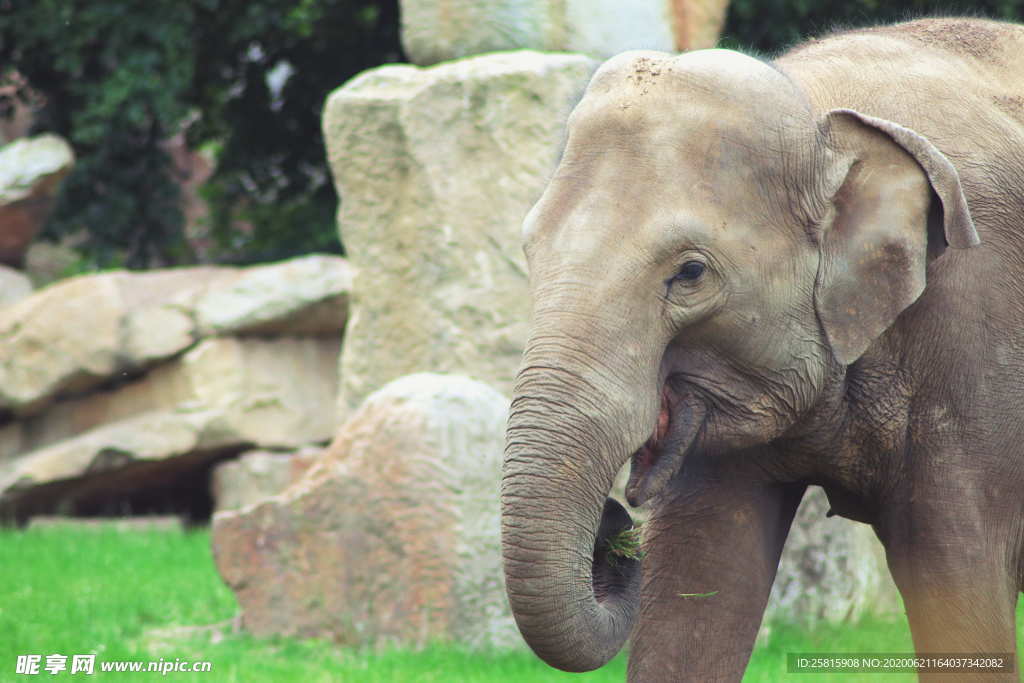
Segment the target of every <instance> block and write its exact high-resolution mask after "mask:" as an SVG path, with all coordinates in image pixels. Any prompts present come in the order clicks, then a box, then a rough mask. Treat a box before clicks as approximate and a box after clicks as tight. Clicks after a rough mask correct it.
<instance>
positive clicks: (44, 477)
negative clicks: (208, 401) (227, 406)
mask: <svg viewBox="0 0 1024 683" xmlns="http://www.w3.org/2000/svg"><path fill="white" fill-rule="evenodd" d="M213 417H214V416H211V415H207V414H203V413H187V414H177V413H145V414H143V415H138V416H136V417H133V418H130V419H128V420H123V421H121V422H116V423H113V424H107V425H104V426H102V427H100V428H98V429H94V430H92V431H89V432H86V433H85V434H82V435H80V436H77V437H75V438H73V439H68V440H66V441H61V442H59V443H57V444H54V445H53V446H50V447H47V448H42V449H40V450H38V451H33V452H31V453H29V454H26V455H24V456H23V457H21V458H18V459H17V460H14V461H13V462H8V463H6V464H3V463H2V462H0V520H2V519H7V518H15V519H21V520H24V519H26V518H28V517H30V516H33V515H35V514H40V513H43V514H53V513H60V514H75V513H81V512H85V511H86V508H87V507H90V506H96V505H97V504H102V501H103V500H104V499H111V498H117V497H124V496H125V494H126V492H129V491H132V490H139V489H154V488H160V487H167V486H168V485H171V484H172V483H173V482H174V481H175V480H176V479H178V478H180V477H181V476H182V474H183V473H188V471H190V470H195V469H196V468H197V467H200V466H201V465H202V464H203V463H204V461H206V460H209V459H212V458H214V457H216V455H217V453H218V451H217V449H216V448H215V447H213V446H214V445H219V444H212V443H210V440H209V439H205V438H204V430H205V429H206V426H207V423H208V421H210V420H211V419H212V418H213Z"/></svg>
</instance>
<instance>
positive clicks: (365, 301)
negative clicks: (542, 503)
mask: <svg viewBox="0 0 1024 683" xmlns="http://www.w3.org/2000/svg"><path fill="white" fill-rule="evenodd" d="M595 67H596V63H595V62H593V61H591V60H589V59H587V58H584V57H581V56H576V55H552V54H539V53H536V52H513V53H500V54H493V55H486V56H482V57H474V58H471V59H466V60H462V61H458V62H454V63H450V64H444V65H440V66H436V67H431V68H427V69H421V68H418V67H414V66H386V67H381V68H378V69H373V70H370V71H367V72H364V73H363V74H360V75H359V76H357V77H355V78H354V79H353V80H352V81H350V82H349V83H347V84H346V85H345V86H343V87H342V88H340V89H339V90H337V91H335V92H334V93H333V94H332V95H331V96H330V98H329V99H328V101H327V105H326V108H325V112H324V137H325V139H326V142H327V151H328V157H329V160H330V163H331V169H332V171H333V174H334V179H335V183H336V186H337V189H338V193H339V195H340V196H341V197H342V198H343V199H342V203H341V209H340V213H339V229H340V231H341V234H342V239H343V241H344V243H345V246H346V251H347V254H348V257H349V259H350V261H351V262H352V264H353V265H354V266H355V267H356V276H355V280H354V282H353V285H352V298H351V315H350V319H349V324H348V327H347V329H346V336H345V345H344V350H343V352H342V359H341V368H342V369H341V376H342V387H341V396H340V401H339V403H340V412H341V414H342V415H343V416H344V415H348V414H350V413H351V411H352V410H354V409H355V408H356V406H358V405H359V404H360V403H361V402H362V400H363V399H364V398H366V397H367V396H368V395H369V394H370V393H371V392H373V391H375V390H376V389H379V388H380V387H382V386H384V384H386V383H387V382H388V381H390V380H392V379H395V378H397V377H401V376H403V375H406V374H410V373H413V372H419V371H425V370H430V371H438V372H455V373H461V374H466V375H469V376H471V377H475V378H477V379H481V380H483V381H486V382H487V383H488V384H490V385H492V386H494V387H496V388H497V389H499V390H500V391H503V392H506V393H508V392H509V391H510V388H511V383H512V379H513V377H514V375H515V372H516V368H517V366H518V364H519V358H520V355H521V353H522V348H523V345H524V344H525V341H526V333H527V329H528V324H529V315H530V303H529V296H528V294H527V282H526V267H525V263H524V260H523V256H522V250H521V246H520V236H519V235H520V225H521V223H522V220H523V217H524V216H525V215H526V213H527V212H528V211H529V209H530V207H531V206H532V204H533V203H534V202H535V201H536V200H537V199H538V198H539V197H540V194H541V192H542V191H543V189H544V186H545V184H546V183H547V180H548V178H549V176H550V174H551V172H552V171H553V169H554V167H555V164H556V161H557V158H558V154H559V150H560V147H561V143H562V137H563V134H564V127H565V121H566V119H567V118H568V115H569V112H570V110H571V108H572V106H573V104H574V103H575V101H576V100H577V99H578V97H579V96H580V94H581V93H582V91H583V88H584V86H585V85H586V83H587V81H588V79H589V77H590V75H591V73H592V71H593V70H594V68H595Z"/></svg>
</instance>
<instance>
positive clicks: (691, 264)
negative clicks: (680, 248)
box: [673, 261, 705, 282]
mask: <svg viewBox="0 0 1024 683" xmlns="http://www.w3.org/2000/svg"><path fill="white" fill-rule="evenodd" d="M704 268H705V266H704V264H703V263H701V262H700V261H687V262H686V263H684V264H683V265H682V266H681V267H680V268H679V272H678V273H676V276H675V278H673V279H675V280H688V281H690V282H692V281H694V280H698V279H700V276H701V275H703V274H704Z"/></svg>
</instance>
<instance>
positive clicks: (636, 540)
mask: <svg viewBox="0 0 1024 683" xmlns="http://www.w3.org/2000/svg"><path fill="white" fill-rule="evenodd" d="M640 534H641V529H640V527H639V526H635V527H631V528H629V529H623V530H622V531H620V532H619V533H617V534H615V535H613V536H609V537H608V540H607V541H606V542H605V543H606V544H607V546H608V559H609V561H610V562H613V563H614V562H615V559H616V558H620V557H621V558H622V559H624V560H642V559H643V557H644V551H643V548H642V547H641V541H640Z"/></svg>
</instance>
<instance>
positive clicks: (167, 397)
mask: <svg viewBox="0 0 1024 683" xmlns="http://www.w3.org/2000/svg"><path fill="white" fill-rule="evenodd" d="M338 349H339V340H338V338H337V337H285V338H276V339H260V338H242V339H237V338H230V337H228V338H214V339H206V340H203V341H202V342H200V343H199V344H198V345H197V346H196V347H195V348H193V349H191V350H190V351H188V352H187V353H185V354H184V355H182V356H180V357H178V358H175V359H174V360H172V361H171V362H169V363H165V364H163V365H160V366H158V367H156V368H154V369H153V370H151V371H150V372H149V373H147V374H146V375H144V376H143V377H141V378H139V379H136V380H133V381H130V382H126V383H125V384H122V385H120V386H118V387H116V388H114V389H110V390H107V391H101V392H95V393H92V394H89V395H87V396H84V397H82V398H78V399H71V400H65V401H60V402H58V403H55V404H54V405H52V406H51V407H50V409H49V410H47V411H46V412H45V413H43V414H41V415H38V416H35V417H32V418H29V419H26V420H23V421H22V422H21V423H20V427H21V432H20V433H21V438H20V441H19V442H18V444H19V448H20V449H21V452H24V451H27V450H35V449H39V448H42V447H45V446H48V445H50V444H52V443H54V442H57V441H60V440H64V439H71V438H73V437H75V436H76V435H78V434H81V433H83V432H86V431H88V430H90V429H94V428H96V427H100V426H102V425H105V424H109V423H112V422H118V421H120V420H124V419H127V418H130V417H133V416H135V415H139V414H141V413H150V412H176V413H193V412H195V413H204V414H206V415H207V416H208V417H207V419H206V422H205V426H204V429H205V433H206V435H207V436H206V438H207V439H208V440H214V439H215V440H216V445H217V446H235V445H241V444H254V445H258V446H261V447H265V448H296V447H299V446H303V445H305V444H310V443H318V442H326V441H328V440H329V439H330V438H331V436H332V435H333V433H334V428H335V425H336V423H335V422H334V398H335V396H336V395H337V388H338V381H337V356H338ZM12 441H13V437H12ZM0 447H2V441H0ZM6 455H7V458H8V459H10V458H11V457H12V456H13V455H14V454H11V453H8V454H6ZM3 456H4V453H3V451H2V450H0V460H2V459H3Z"/></svg>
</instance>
